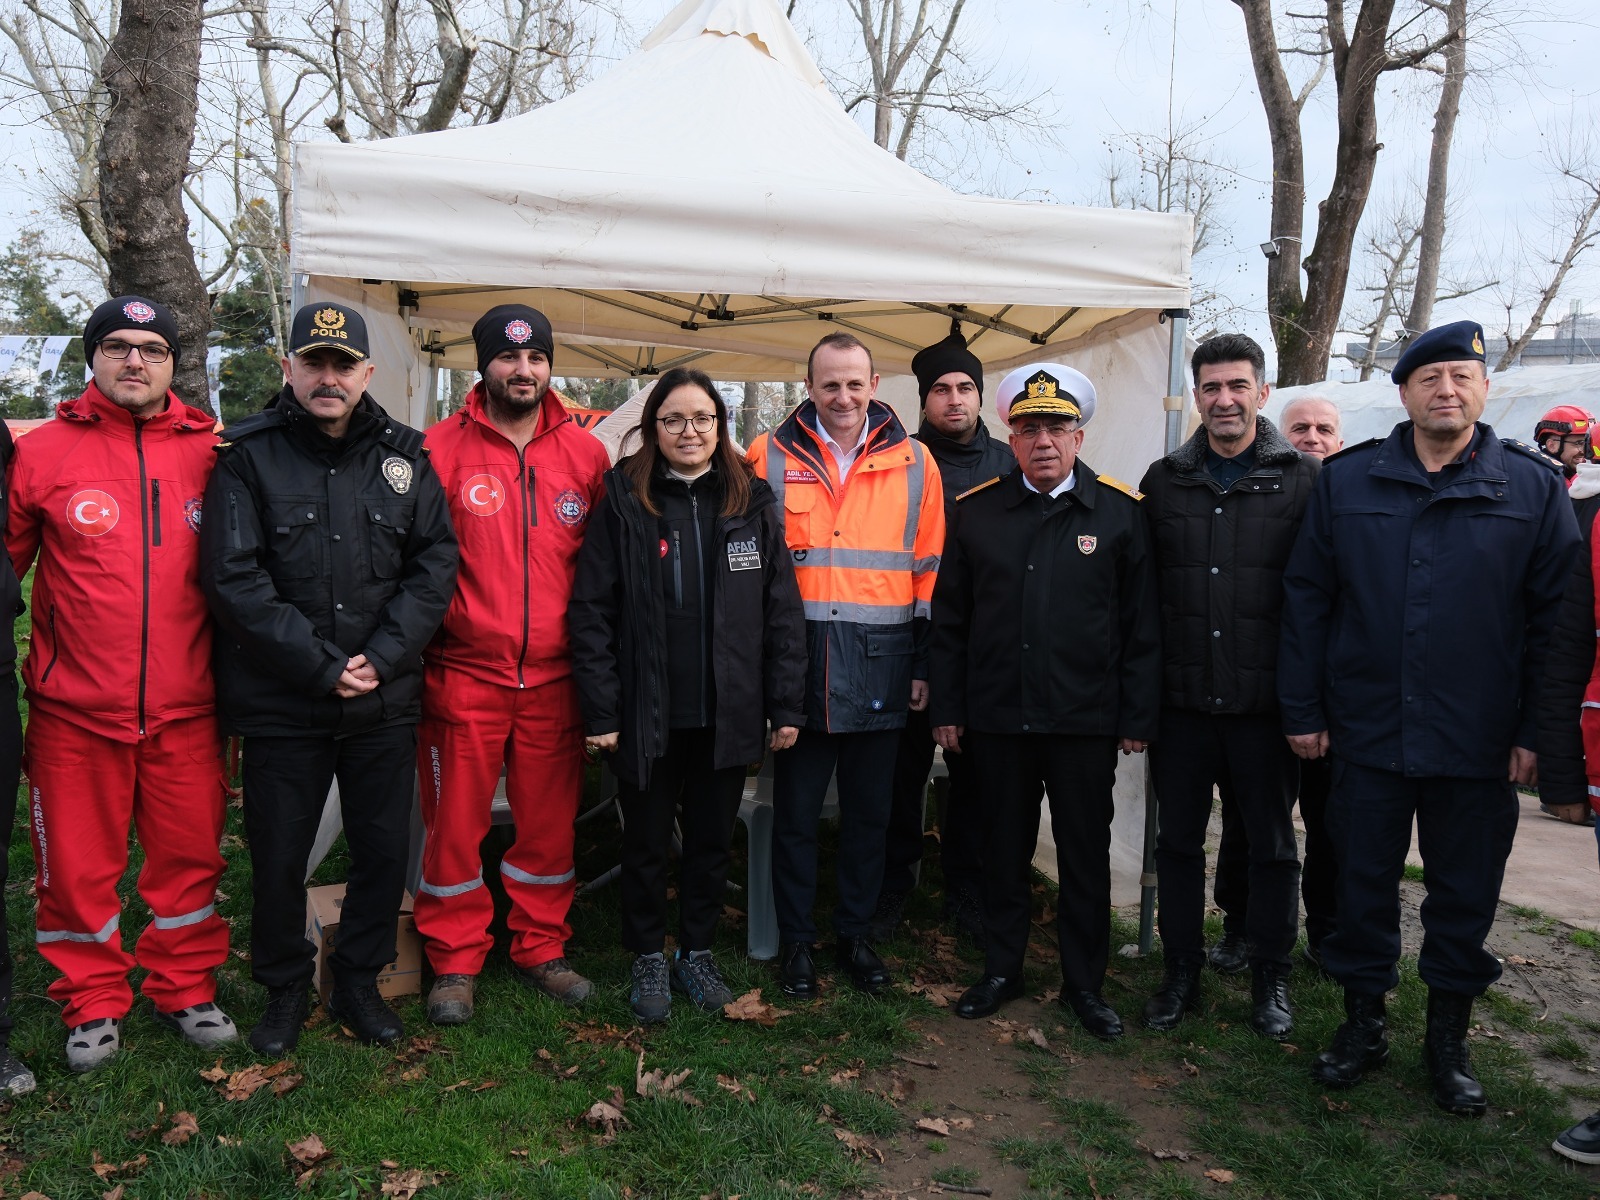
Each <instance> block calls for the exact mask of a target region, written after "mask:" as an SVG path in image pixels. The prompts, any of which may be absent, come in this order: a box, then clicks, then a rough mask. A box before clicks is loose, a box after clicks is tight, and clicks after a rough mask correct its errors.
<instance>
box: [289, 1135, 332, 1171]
mask: <svg viewBox="0 0 1600 1200" xmlns="http://www.w3.org/2000/svg"><path fill="white" fill-rule="evenodd" d="M284 1145H285V1146H287V1147H288V1148H289V1154H290V1155H291V1156H292V1157H293V1158H294V1160H295V1162H297V1163H299V1164H300V1165H301V1166H303V1167H309V1166H310V1165H311V1164H312V1163H314V1162H321V1161H322V1160H323V1159H325V1158H327V1157H328V1154H329V1151H328V1148H327V1147H326V1146H324V1145H323V1144H322V1139H321V1138H320V1137H318V1136H317V1135H316V1134H314V1133H313V1134H312V1135H311V1136H310V1137H305V1138H301V1139H300V1140H299V1141H298V1142H285V1143H284Z"/></svg>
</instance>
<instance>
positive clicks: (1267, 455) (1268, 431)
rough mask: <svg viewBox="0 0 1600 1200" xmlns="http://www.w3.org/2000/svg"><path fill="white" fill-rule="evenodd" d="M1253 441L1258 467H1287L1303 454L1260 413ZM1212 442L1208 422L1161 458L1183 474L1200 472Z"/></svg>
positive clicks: (1204, 464)
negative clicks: (1208, 434) (1208, 436)
mask: <svg viewBox="0 0 1600 1200" xmlns="http://www.w3.org/2000/svg"><path fill="white" fill-rule="evenodd" d="M1252 445H1253V446H1254V447H1255V452H1256V466H1257V467H1267V468H1277V467H1283V466H1287V465H1288V464H1289V463H1292V462H1296V461H1298V460H1299V458H1300V451H1298V450H1296V449H1295V448H1294V447H1293V446H1291V445H1290V444H1289V440H1288V439H1287V438H1285V437H1284V436H1283V434H1281V433H1279V432H1278V427H1277V426H1276V425H1274V424H1273V423H1272V422H1271V421H1269V420H1267V419H1266V418H1265V417H1263V416H1260V415H1257V417H1256V440H1255V441H1254V442H1253V443H1252ZM1209 446H1210V442H1209V441H1208V440H1207V438H1206V431H1205V426H1203V425H1202V426H1201V427H1200V428H1199V429H1197V430H1195V431H1194V436H1193V437H1191V438H1190V439H1189V440H1188V441H1187V442H1185V443H1184V444H1183V445H1181V446H1179V447H1178V448H1177V449H1176V450H1174V451H1173V452H1172V453H1171V454H1168V455H1167V456H1166V457H1164V458H1163V459H1162V460H1161V461H1162V462H1164V463H1166V464H1167V466H1169V467H1171V468H1172V469H1173V470H1174V471H1177V472H1178V473H1179V474H1182V475H1196V474H1199V473H1200V472H1202V471H1204V470H1205V469H1206V450H1207V449H1208V448H1209Z"/></svg>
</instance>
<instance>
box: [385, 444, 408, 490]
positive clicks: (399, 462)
mask: <svg viewBox="0 0 1600 1200" xmlns="http://www.w3.org/2000/svg"><path fill="white" fill-rule="evenodd" d="M383 481H384V482H385V483H387V484H388V485H389V486H390V487H392V488H393V489H394V490H395V493H396V494H397V495H401V496H404V495H405V494H406V493H407V492H409V491H410V490H411V464H410V463H408V462H407V461H406V460H405V459H403V458H399V457H397V456H395V455H392V454H391V455H390V456H389V457H388V458H386V459H384V460H383Z"/></svg>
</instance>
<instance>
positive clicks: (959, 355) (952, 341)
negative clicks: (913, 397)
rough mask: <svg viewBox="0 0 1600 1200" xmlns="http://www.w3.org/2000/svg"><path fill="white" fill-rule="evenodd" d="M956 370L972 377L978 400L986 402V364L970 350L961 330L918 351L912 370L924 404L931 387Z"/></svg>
mask: <svg viewBox="0 0 1600 1200" xmlns="http://www.w3.org/2000/svg"><path fill="white" fill-rule="evenodd" d="M952 371H960V372H962V373H963V374H966V375H970V376H972V382H973V383H975V384H977V385H978V399H979V401H980V402H981V401H982V399H983V364H982V363H981V362H979V361H978V356H977V355H976V354H974V353H973V352H972V351H971V350H968V349H967V343H966V340H965V339H964V338H963V337H962V336H961V335H960V334H959V333H952V334H951V335H950V336H949V337H947V338H945V339H944V340H943V341H939V342H935V343H934V344H933V345H931V346H929V347H927V348H926V349H923V350H918V351H917V353H916V355H915V356H914V357H913V358H912V360H911V372H912V374H914V375H915V376H916V377H917V395H919V396H920V397H921V398H922V403H924V404H926V403H927V402H928V390H929V389H930V388H932V387H933V385H934V384H935V383H937V382H938V381H939V379H940V378H941V377H942V376H945V375H948V374H950V373H951V372H952Z"/></svg>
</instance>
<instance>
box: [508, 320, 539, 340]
mask: <svg viewBox="0 0 1600 1200" xmlns="http://www.w3.org/2000/svg"><path fill="white" fill-rule="evenodd" d="M532 336H533V326H532V325H529V324H528V323H527V322H526V321H524V320H522V319H520V318H518V319H517V320H515V321H512V322H511V323H510V324H509V325H507V326H506V339H507V340H508V341H513V342H515V343H516V344H517V345H519V346H520V345H522V343H524V342H526V341H527V340H528V339H529V338H531V337H532Z"/></svg>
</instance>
